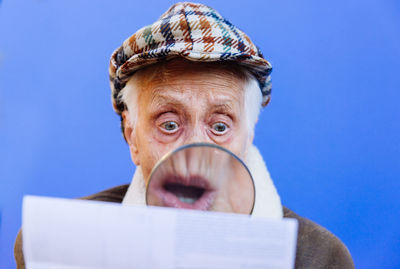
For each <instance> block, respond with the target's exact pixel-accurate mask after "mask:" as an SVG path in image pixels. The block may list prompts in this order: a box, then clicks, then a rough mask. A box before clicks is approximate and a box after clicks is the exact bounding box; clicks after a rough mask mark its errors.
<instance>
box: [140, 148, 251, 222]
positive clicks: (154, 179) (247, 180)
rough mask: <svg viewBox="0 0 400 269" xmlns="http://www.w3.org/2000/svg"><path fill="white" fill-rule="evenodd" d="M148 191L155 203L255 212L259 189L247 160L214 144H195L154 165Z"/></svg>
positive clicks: (148, 199) (148, 198) (147, 200)
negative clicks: (244, 160)
mask: <svg viewBox="0 0 400 269" xmlns="http://www.w3.org/2000/svg"><path fill="white" fill-rule="evenodd" d="M148 182H149V184H148V186H147V192H146V202H147V204H148V205H152V206H163V207H175V208H184V209H192V210H208V211H218V212H229V213H240V214H251V212H252V210H253V206H254V200H255V191H254V183H253V179H252V177H251V174H250V172H249V170H248V169H247V167H246V166H245V164H244V163H243V162H242V161H241V160H240V159H239V158H238V157H236V156H235V155H234V154H233V153H231V152H230V151H228V150H226V149H224V148H222V147H219V146H216V145H213V144H191V145H185V146H183V147H180V148H178V149H177V150H175V151H173V152H172V153H169V154H167V155H166V156H165V157H164V158H162V159H161V161H160V162H159V163H158V164H157V165H156V166H155V167H154V168H153V171H152V173H151V175H150V180H149V181H148Z"/></svg>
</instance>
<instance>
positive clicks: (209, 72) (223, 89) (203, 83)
mask: <svg viewBox="0 0 400 269" xmlns="http://www.w3.org/2000/svg"><path fill="white" fill-rule="evenodd" d="M135 76H136V80H137V83H138V84H139V85H138V86H139V88H140V93H139V96H140V95H142V94H143V93H144V92H146V91H149V90H150V91H151V95H152V98H159V99H160V100H162V99H166V98H167V97H168V96H171V97H172V96H174V97H177V98H178V97H180V96H182V95H184V94H185V93H187V92H191V93H195V94H196V96H197V97H207V98H209V99H219V100H220V102H221V101H223V100H226V101H227V102H237V103H242V99H243V96H244V85H245V82H246V81H247V76H246V71H245V70H244V69H242V68H241V67H239V66H237V65H235V64H233V63H204V62H192V61H188V60H185V59H179V58H178V59H174V60H171V61H168V62H162V63H158V64H155V65H153V66H150V67H148V68H145V69H143V70H140V71H138V72H137V73H136V74H135Z"/></svg>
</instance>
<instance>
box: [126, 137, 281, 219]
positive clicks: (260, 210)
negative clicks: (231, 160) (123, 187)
mask: <svg viewBox="0 0 400 269" xmlns="http://www.w3.org/2000/svg"><path fill="white" fill-rule="evenodd" d="M245 163H246V165H247V167H248V168H249V170H250V173H251V175H252V176H253V179H254V185H255V189H256V200H255V204H254V209H253V214H252V216H256V217H267V218H274V219H281V218H282V216H283V210H282V204H281V199H280V197H279V195H278V192H277V191H276V188H275V186H274V183H273V181H272V179H271V176H270V174H269V172H268V169H267V166H266V165H265V162H264V160H263V158H262V156H261V154H260V152H259V151H258V149H257V148H256V146H254V145H252V146H251V147H250V149H249V152H248V156H247V160H246V161H245ZM122 204H124V205H146V187H145V183H144V177H143V173H142V169H141V168H140V166H137V167H136V171H135V174H134V175H133V178H132V182H131V184H130V185H129V187H128V191H127V192H126V194H125V197H124V199H123V201H122Z"/></svg>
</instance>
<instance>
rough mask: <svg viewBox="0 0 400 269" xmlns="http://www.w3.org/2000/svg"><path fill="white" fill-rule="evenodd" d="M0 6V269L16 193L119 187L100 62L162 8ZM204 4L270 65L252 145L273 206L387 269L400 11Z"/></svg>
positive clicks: (126, 177)
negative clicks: (267, 176) (278, 202)
mask: <svg viewBox="0 0 400 269" xmlns="http://www.w3.org/2000/svg"><path fill="white" fill-rule="evenodd" d="M0 3H1V6H0V214H1V218H0V219H1V226H0V229H1V233H0V268H14V267H15V265H14V261H13V252H12V247H13V242H14V238H15V235H16V233H17V230H18V228H19V227H20V224H21V199H22V197H23V195H25V194H36V195H49V196H60V197H71V198H72V197H79V196H84V195H88V194H92V193H95V192H97V191H100V190H103V189H106V188H109V187H112V186H116V185H119V184H123V183H129V182H130V180H131V176H132V174H133V172H134V166H133V165H132V164H131V161H130V157H129V152H128V147H127V145H126V144H125V142H124V141H123V138H122V136H121V134H120V130H119V119H118V117H117V116H116V114H114V112H113V110H112V108H111V103H110V90H109V84H108V61H109V56H110V55H111V53H112V51H113V50H114V49H115V48H117V47H118V46H119V45H120V44H121V43H122V41H123V40H125V38H127V37H128V36H130V35H131V34H133V33H134V32H135V31H136V30H137V29H139V28H141V27H142V26H144V25H147V24H150V23H152V22H153V21H155V20H156V19H157V18H158V17H159V16H160V15H161V14H162V13H163V12H164V11H165V10H166V9H167V8H168V7H169V6H170V5H171V4H172V3H173V2H172V1H153V0H146V1H116V0H113V1H82V0H80V1H78V0H75V1H71V0H69V1H66V0H64V1H50V0H48V1H46V0H35V1H34V0H26V1H20V0H12V1H11V0H3V1H2V2H0ZM203 3H205V4H209V5H211V6H212V7H214V8H215V9H217V10H218V11H219V12H221V13H222V14H223V15H224V16H225V17H227V18H228V19H229V20H231V21H232V22H233V23H234V24H235V25H238V26H239V27H240V28H241V29H243V30H244V31H245V32H246V33H248V35H249V36H250V37H251V38H252V39H253V41H254V42H255V43H256V44H258V45H259V46H260V47H261V49H262V51H263V53H264V55H265V57H266V58H267V59H269V60H270V61H271V63H272V65H273V67H274V71H273V73H272V79H273V94H272V101H271V103H270V105H269V106H268V107H267V108H266V109H264V111H263V113H262V115H261V118H260V120H259V123H258V125H257V129H256V139H255V143H256V144H257V145H258V147H259V148H260V150H261V152H262V154H263V155H264V157H265V160H266V162H267V164H268V166H269V169H270V172H271V174H272V177H273V178H274V180H275V184H276V186H277V188H278V190H279V192H280V195H281V197H282V201H283V203H284V204H285V205H286V206H288V207H289V208H291V209H293V210H294V211H296V212H297V213H299V214H301V215H303V216H306V217H308V218H310V219H312V220H314V221H316V222H318V223H320V224H321V225H323V226H325V227H326V228H328V229H329V230H331V231H332V232H333V233H335V234H336V235H337V236H339V237H340V238H341V239H342V240H343V242H344V243H345V244H346V245H347V246H348V248H349V250H350V252H351V253H352V255H353V258H354V261H355V264H356V267H357V268H399V266H400V221H399V220H400V217H399V214H400V202H399V196H400V195H399V194H400V193H399V190H400V180H399V179H400V172H399V168H400V157H399V156H400V138H399V137H400V136H399V131H400V123H399V120H400V112H399V100H400V94H399V86H400V74H399V72H400V2H399V1H397V0H370V1H367V0H359V1H354V0H337V1H320V0H311V1H294V0H287V1H203Z"/></svg>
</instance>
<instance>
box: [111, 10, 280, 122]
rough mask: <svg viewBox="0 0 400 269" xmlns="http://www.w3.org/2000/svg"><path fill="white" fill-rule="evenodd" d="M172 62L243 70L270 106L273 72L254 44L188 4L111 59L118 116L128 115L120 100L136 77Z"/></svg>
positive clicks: (138, 34) (137, 35)
mask: <svg viewBox="0 0 400 269" xmlns="http://www.w3.org/2000/svg"><path fill="white" fill-rule="evenodd" d="M173 57H183V58H186V59H188V60H191V61H200V62H215V61H234V62H236V63H238V64H241V65H243V66H245V67H247V69H248V70H249V71H250V72H251V73H252V74H253V75H254V76H255V78H256V79H257V80H258V82H259V85H260V88H261V92H262V95H263V106H265V105H267V104H268V102H269V100H270V94H271V83H270V73H271V71H272V67H271V64H270V63H269V62H268V61H267V60H265V59H264V57H263V55H262V54H261V52H260V50H259V49H258V48H257V47H256V45H254V44H253V42H252V41H251V40H250V38H249V37H248V36H247V35H246V34H245V33H244V32H242V31H241V30H239V29H238V28H236V27H235V26H234V25H233V24H232V23H230V22H229V21H228V20H226V19H225V18H223V17H222V16H221V15H220V14H219V13H218V12H217V11H216V10H214V9H212V8H210V7H208V6H205V5H202V4H194V3H188V2H184V3H177V4H175V5H173V6H171V7H170V8H169V9H168V10H167V11H166V12H165V13H164V14H163V15H162V16H161V17H160V18H159V19H158V20H157V21H156V22H154V23H153V24H152V25H149V26H146V27H143V28H142V29H140V30H138V31H137V32H136V33H135V34H133V35H132V36H131V37H129V38H128V39H127V40H125V41H124V43H123V44H122V46H121V47H119V48H118V49H117V50H115V51H114V53H113V54H112V56H111V60H110V67H109V74H110V85H111V90H112V101H113V106H114V109H115V111H116V112H117V113H118V114H120V115H121V113H122V111H123V110H124V109H125V105H124V104H123V103H122V102H121V101H120V100H118V98H117V97H118V94H119V92H120V91H121V90H122V88H123V87H124V86H125V84H126V82H127V81H128V80H129V78H130V77H131V76H132V75H133V74H134V73H135V71H137V70H138V69H140V68H143V67H145V66H147V65H150V64H154V63H156V62H158V61H161V60H166V59H167V60H168V59H170V58H173Z"/></svg>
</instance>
